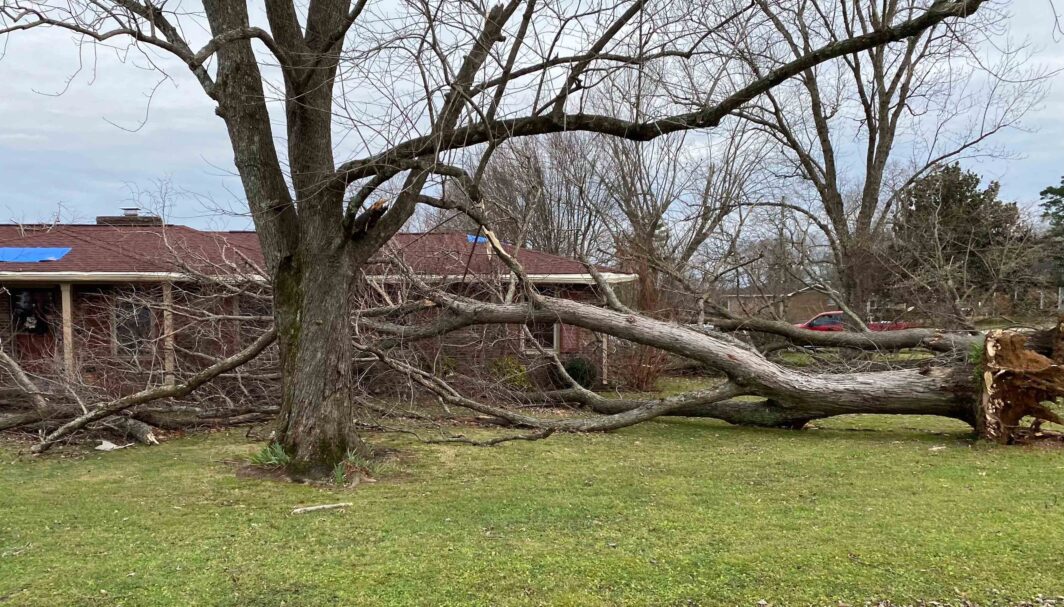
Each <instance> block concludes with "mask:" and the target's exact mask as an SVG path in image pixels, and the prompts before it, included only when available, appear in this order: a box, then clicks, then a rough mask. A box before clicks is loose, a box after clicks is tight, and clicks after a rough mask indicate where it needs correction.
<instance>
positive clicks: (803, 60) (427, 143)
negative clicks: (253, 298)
mask: <svg viewBox="0 0 1064 607" xmlns="http://www.w3.org/2000/svg"><path fill="white" fill-rule="evenodd" d="M984 2H985V0H938V1H937V2H935V3H933V4H932V5H931V6H930V7H929V8H928V9H927V10H926V11H924V12H923V13H921V14H920V15H918V16H916V17H914V18H912V19H909V20H907V21H903V22H901V23H899V24H897V25H894V26H891V27H884V28H882V29H878V30H876V31H873V32H869V33H867V34H863V35H860V36H855V37H853V38H848V39H846V40H841V41H838V42H832V43H830V44H827V45H825V46H822V47H820V48H818V49H816V50H813V51H810V52H809V53H806V54H804V55H802V56H801V57H799V58H797V59H795V60H793V61H790V62H788V63H786V64H784V65H782V66H780V67H779V68H777V69H775V70H773V71H771V72H769V73H767V74H765V75H764V76H763V77H761V78H759V79H757V80H755V81H754V82H752V83H750V84H748V85H746V86H745V87H743V88H741V89H739V90H737V91H735V92H734V93H732V94H731V95H729V96H728V97H726V98H725V99H723V100H722V101H720V102H718V103H715V104H713V105H708V106H706V107H704V108H702V109H700V110H698V111H696V112H688V113H684V114H676V115H672V116H667V117H664V118H660V119H657V120H651V121H647V122H634V121H630V120H624V119H621V118H615V117H612V116H604V115H597V114H584V113H579V114H561V113H554V112H552V113H550V114H545V115H535V116H527V117H522V118H514V119H509V120H495V121H484V122H480V123H477V124H473V125H470V126H466V127H462V128H456V129H449V130H441V131H438V132H434V133H432V134H429V135H426V136H424V137H418V138H415V139H411V140H409V141H406V142H404V143H401V144H399V145H397V146H395V147H393V148H391V149H390V150H387V151H385V152H382V153H381V154H378V155H376V156H372V157H369V158H364V159H360V160H354V161H351V162H347V163H345V164H343V165H341V166H340V168H339V170H338V175H339V177H340V178H341V179H342V180H343V181H344V183H346V184H350V183H352V182H354V181H357V180H359V179H364V178H366V177H372V176H373V175H376V174H378V173H380V172H382V171H383V170H385V169H386V168H387V167H392V166H395V165H396V164H397V163H400V162H402V161H404V160H410V159H416V158H420V157H422V156H425V155H426V154H438V153H439V152H441V151H444V150H451V149H457V148H464V147H470V146H473V145H477V144H481V143H486V142H489V141H496V140H501V139H505V138H507V137H525V136H531V135H544V134H548V133H559V132H562V131H589V132H595V133H604V134H607V135H613V136H616V137H622V138H625V139H630V140H633V141H650V140H653V139H656V138H658V137H661V136H662V135H666V134H669V133H675V132H679V131H685V130H691V129H702V128H711V127H715V126H717V125H718V124H719V123H720V121H721V120H722V119H723V118H724V117H725V116H728V115H729V114H731V113H732V112H734V111H736V110H738V109H739V108H740V107H742V106H743V105H745V104H746V103H747V102H749V101H750V100H751V99H754V98H755V97H757V96H758V95H761V94H763V93H765V92H766V91H769V90H771V89H772V88H773V87H775V86H777V85H779V84H780V83H782V82H784V81H785V80H787V79H789V78H793V77H794V76H797V75H799V74H801V73H802V72H804V71H806V70H808V69H810V68H813V67H815V66H816V65H818V64H820V63H823V62H825V61H828V60H830V59H834V58H837V57H843V56H846V55H850V54H853V53H857V52H861V51H864V50H867V49H870V48H874V47H877V46H881V45H883V44H887V43H890V42H896V41H899V40H904V39H906V38H909V37H911V36H916V35H919V34H920V33H922V32H924V31H925V30H927V29H928V28H931V27H934V26H935V25H937V24H939V23H941V22H943V21H945V20H946V19H949V18H963V17H966V16H968V15H971V14H972V13H974V12H975V11H976V10H978V9H979V7H980V6H981V5H982V4H983V3H984Z"/></svg>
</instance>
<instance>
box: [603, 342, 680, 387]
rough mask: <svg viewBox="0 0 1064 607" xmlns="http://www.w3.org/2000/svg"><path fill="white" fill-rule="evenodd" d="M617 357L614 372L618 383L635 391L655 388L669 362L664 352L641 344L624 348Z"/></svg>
mask: <svg viewBox="0 0 1064 607" xmlns="http://www.w3.org/2000/svg"><path fill="white" fill-rule="evenodd" d="M619 358H620V360H619V361H618V364H617V369H618V372H617V373H616V376H617V378H618V379H619V380H620V381H619V383H621V384H622V385H623V386H624V387H626V388H628V389H630V390H635V391H637V392H651V391H653V390H655V389H656V387H657V383H658V379H659V378H660V377H661V376H662V375H664V373H665V369H666V367H667V366H668V362H669V355H668V354H667V353H666V352H663V351H661V350H658V349H657V348H652V347H650V346H645V345H642V344H633V345H631V346H630V347H628V348H625V349H624V350H622V352H621V354H620V357H619Z"/></svg>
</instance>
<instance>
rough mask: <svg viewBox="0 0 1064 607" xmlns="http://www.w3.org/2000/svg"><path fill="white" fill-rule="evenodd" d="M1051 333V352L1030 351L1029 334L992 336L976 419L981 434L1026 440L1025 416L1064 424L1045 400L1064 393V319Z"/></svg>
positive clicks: (997, 438) (999, 439)
mask: <svg viewBox="0 0 1064 607" xmlns="http://www.w3.org/2000/svg"><path fill="white" fill-rule="evenodd" d="M1050 335H1051V337H1052V339H1051V340H1050V341H1051V344H1052V346H1051V349H1050V351H1049V354H1050V356H1046V355H1044V354H1042V353H1039V352H1036V351H1034V350H1032V349H1030V348H1029V347H1028V341H1029V340H1028V339H1027V337H1026V336H1024V335H1017V334H1015V333H1008V332H1006V331H991V332H990V333H989V334H988V335H987V336H986V344H985V346H984V348H983V364H982V367H983V368H982V373H981V374H980V375H979V380H980V382H981V391H980V396H979V400H978V401H977V403H976V415H975V423H974V425H975V428H976V430H977V431H978V432H979V435H980V436H982V437H983V438H986V439H989V440H994V441H997V442H999V443H1011V442H1013V441H1014V440H1016V439H1018V438H1023V436H1022V435H1023V434H1025V431H1024V429H1023V428H1021V426H1020V421H1021V420H1022V419H1023V418H1025V417H1032V418H1034V419H1035V420H1038V421H1042V420H1044V421H1050V422H1053V423H1056V424H1064V419H1061V417H1060V416H1059V415H1057V414H1056V413H1054V412H1053V411H1052V410H1051V409H1050V408H1049V407H1047V406H1046V405H1045V404H1044V403H1045V402H1047V401H1054V400H1056V399H1057V398H1059V397H1061V396H1064V367H1061V365H1060V363H1061V362H1062V361H1064V348H1062V345H1064V317H1062V318H1061V320H1060V321H1059V322H1058V323H1057V326H1056V327H1055V328H1054V330H1053V331H1052V332H1050ZM1031 341H1033V340H1031Z"/></svg>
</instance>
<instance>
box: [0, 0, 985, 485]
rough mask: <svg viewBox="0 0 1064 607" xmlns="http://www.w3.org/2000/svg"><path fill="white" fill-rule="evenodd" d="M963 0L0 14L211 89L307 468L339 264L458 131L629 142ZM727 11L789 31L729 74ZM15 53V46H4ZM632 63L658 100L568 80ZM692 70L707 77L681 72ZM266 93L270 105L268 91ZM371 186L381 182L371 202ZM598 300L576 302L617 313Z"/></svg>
mask: <svg viewBox="0 0 1064 607" xmlns="http://www.w3.org/2000/svg"><path fill="white" fill-rule="evenodd" d="M983 1H984V0H937V1H935V2H934V3H932V4H931V5H929V6H928V7H926V8H916V7H913V8H912V9H911V10H904V11H902V10H896V11H890V12H889V13H888V14H883V15H879V16H877V17H876V19H875V20H873V21H870V22H867V23H862V25H861V27H860V28H856V29H855V30H853V31H852V32H845V33H841V32H840V35H838V36H829V37H822V38H821V41H817V40H814V39H812V38H810V39H809V40H808V41H806V42H803V43H801V44H793V45H792V44H791V41H790V40H789V39H790V38H792V36H791V33H790V31H789V30H788V29H787V28H786V27H775V28H774V27H772V23H778V22H780V21H781V20H786V21H788V22H790V23H793V22H794V15H793V14H791V11H792V10H793V9H792V8H789V7H790V5H791V3H785V4H786V6H783V7H782V8H779V9H777V8H775V3H774V4H773V6H772V7H770V6H769V5H768V4H762V5H761V10H762V11H763V12H764V13H765V14H766V15H768V16H769V17H770V21H769V22H766V21H765V20H764V19H761V18H757V16H756V15H755V13H754V12H753V11H752V10H751V5H749V4H746V3H743V2H733V1H728V2H719V3H718V2H714V3H701V4H698V5H697V6H696V7H694V8H692V7H691V5H690V4H689V3H687V2H671V1H669V0H658V1H656V2H647V1H644V0H634V1H631V2H622V3H611V2H592V3H590V4H588V3H583V2H574V3H563V4H561V5H558V4H554V3H550V4H548V3H541V2H538V1H537V0H506V2H505V3H504V4H500V5H496V6H491V7H489V6H486V5H482V4H479V3H451V2H442V1H440V2H432V1H424V0H406V1H404V2H401V3H399V4H398V5H383V4H382V5H379V6H378V5H375V4H374V3H371V2H369V0H358V1H357V2H354V3H352V2H350V1H349V0H309V2H295V1H294V0H265V2H264V6H262V7H260V6H258V5H253V6H249V4H248V3H245V2H242V1H236V0H204V2H203V10H202V11H189V10H186V9H185V8H183V7H182V8H178V7H176V6H171V5H168V4H167V3H165V2H157V1H154V0H85V1H81V0H51V1H24V0H2V2H0V35H11V34H16V33H25V30H40V29H58V30H61V31H62V32H65V33H68V34H69V33H73V34H75V35H76V36H77V37H78V39H79V41H82V42H89V43H108V44H114V43H115V42H116V41H127V42H128V43H129V44H130V45H132V46H133V47H134V48H136V49H140V50H142V52H144V53H146V54H147V55H148V56H149V57H150V58H151V59H152V61H153V64H158V63H159V62H160V61H161V60H160V59H159V55H160V53H162V54H163V55H165V56H168V57H171V58H176V62H177V63H179V64H180V65H183V66H184V67H185V68H187V69H188V70H189V72H190V74H191V76H192V77H193V78H194V79H195V80H196V81H197V82H198V84H199V85H200V87H201V88H202V90H203V92H204V93H205V94H206V95H207V96H209V97H210V98H211V99H212V100H213V101H214V102H215V104H216V113H217V114H218V116H219V117H220V118H221V119H222V120H223V121H224V123H225V125H226V128H227V131H228V135H229V139H230V142H231V145H232V150H233V155H234V160H235V164H236V167H237V169H238V171H239V174H240V178H241V181H242V183H243V188H244V194H245V196H246V198H247V202H248V205H249V206H250V208H251V213H252V216H253V218H254V222H255V227H256V230H257V232H258V237H259V240H260V243H261V246H262V250H263V253H264V255H265V259H266V263H267V269H268V271H269V274H270V276H271V279H272V282H273V297H274V315H275V321H276V329H277V335H278V343H279V348H280V357H281V366H282V374H283V394H282V403H281V412H280V416H279V421H278V425H277V435H276V436H277V440H278V441H279V442H280V444H281V445H282V446H283V448H284V449H285V450H286V451H287V452H288V453H289V454H290V455H291V457H292V461H293V467H294V468H296V469H298V470H302V471H303V472H305V473H327V472H328V471H329V470H330V469H331V467H332V465H333V464H334V463H335V462H338V461H340V460H341V459H342V458H343V457H345V456H346V454H348V453H349V452H352V451H360V450H363V449H365V447H364V445H363V442H362V440H361V438H360V437H359V435H358V432H357V431H356V421H355V414H354V404H353V401H352V398H351V358H352V343H351V333H350V331H349V330H348V324H349V322H350V320H351V316H352V310H351V303H350V302H351V297H350V294H351V290H352V287H353V285H354V282H355V277H356V276H357V275H358V273H359V270H360V269H361V268H363V267H365V266H366V265H367V264H368V263H370V260H371V258H372V257H373V256H374V255H375V254H376V253H377V252H378V251H379V250H380V249H381V248H382V247H383V246H384V245H385V244H386V243H387V242H388V241H389V240H390V239H391V237H392V236H393V235H394V233H395V232H396V231H397V230H398V229H400V227H401V226H402V225H403V224H404V223H405V222H406V221H407V220H408V219H409V218H410V217H411V216H412V215H413V213H414V211H415V208H416V206H417V205H418V204H419V202H435V203H437V204H439V203H441V201H440V199H439V198H438V197H436V196H434V194H435V193H436V191H437V189H438V183H439V181H440V179H441V178H442V176H446V177H461V178H462V179H463V181H465V182H466V183H467V192H468V193H469V194H470V198H471V199H473V200H476V199H477V198H478V196H477V194H476V189H477V179H478V176H479V172H474V173H473V175H471V176H470V175H467V174H466V173H465V172H464V171H462V170H461V169H460V168H458V167H457V166H456V165H457V162H456V159H457V155H458V154H459V153H460V150H462V149H467V148H471V147H473V146H480V148H478V149H480V150H481V151H482V154H483V155H482V157H483V161H482V163H481V164H483V163H484V162H487V160H488V159H489V158H490V155H491V153H492V152H493V151H494V150H495V149H497V147H498V146H499V144H500V143H502V142H504V141H505V140H507V139H508V138H511V137H529V136H539V135H546V134H549V133H558V132H563V131H588V132H596V133H601V134H605V135H609V136H612V137H617V138H625V139H630V140H634V141H648V140H653V139H656V138H658V137H661V136H664V135H668V134H670V133H679V132H682V131H689V130H695V129H708V128H713V127H716V126H717V125H718V124H719V123H720V122H721V120H723V119H724V118H725V117H727V116H728V115H730V114H732V113H735V112H737V111H739V110H740V109H741V108H743V107H744V106H746V105H747V104H749V103H750V101H751V100H753V99H755V98H757V97H758V96H760V95H763V94H765V93H766V92H768V91H771V90H772V89H773V88H774V87H778V86H780V85H781V84H782V83H784V82H786V81H787V80H788V79H790V78H792V77H794V76H799V75H806V76H808V74H810V73H811V70H812V69H813V68H814V67H815V66H817V65H819V64H822V63H824V62H827V61H830V60H832V59H835V58H840V57H853V56H855V54H858V53H864V52H868V51H870V49H877V48H881V47H885V46H886V45H890V44H891V43H894V42H898V41H903V42H902V46H903V47H905V48H908V47H912V46H913V45H914V44H916V45H917V46H918V47H919V43H918V42H914V41H919V40H923V39H924V38H922V37H921V35H922V34H923V33H924V32H926V31H928V30H934V31H939V30H937V29H934V28H936V26H938V25H939V24H942V23H943V22H946V21H949V22H956V21H957V20H958V18H963V17H966V16H968V15H970V14H972V13H974V12H975V11H976V10H977V9H978V8H979V7H980V5H982V4H983ZM841 4H846V3H840V5H841ZM799 21H801V20H799ZM739 24H741V25H742V28H743V29H745V30H747V31H750V30H756V36H754V37H756V38H758V39H763V40H768V39H771V40H772V41H773V42H772V45H771V46H772V47H778V46H779V45H781V44H786V45H788V46H792V48H793V49H794V53H793V56H792V57H790V58H787V59H785V60H782V61H778V62H773V63H772V65H766V66H763V67H762V68H760V69H758V70H757V71H756V72H753V71H748V73H750V77H749V78H746V79H741V78H738V77H737V76H736V74H738V73H739V70H738V69H737V68H738V65H737V60H738V56H737V54H736V52H735V47H734V44H732V42H731V41H730V40H729V39H728V38H727V37H724V36H723V35H724V34H725V33H734V32H733V30H734V29H735V28H736V27H737V26H738V25H739ZM201 32H209V35H208V36H206V37H204V36H202V35H201ZM636 32H638V33H639V35H638V39H639V44H638V45H635V46H634V47H633V45H631V44H629V43H628V42H627V41H628V40H630V39H631V38H632V36H634V35H635V33H636ZM889 48H890V49H894V47H893V46H890V47H889ZM872 52H875V51H872ZM883 52H884V53H886V51H883ZM890 52H891V53H893V52H895V51H894V50H891V51H890ZM16 59H18V60H24V61H30V60H31V59H29V58H15V57H8V58H7V60H16ZM167 65H170V66H171V67H172V66H173V65H175V63H174V62H171V63H169V64H167ZM650 66H653V67H654V70H653V73H654V74H656V75H657V77H658V79H659V86H658V87H657V91H658V92H657V95H658V96H659V97H660V98H661V99H662V100H663V102H662V103H660V104H658V105H657V106H655V108H654V109H653V110H648V111H647V112H646V113H644V114H641V115H638V116H618V115H611V114H603V113H596V112H592V111H587V110H586V109H585V106H584V102H585V101H586V100H587V99H588V91H591V90H594V89H595V88H596V86H597V83H599V82H602V81H603V80H604V78H606V77H607V76H608V75H610V74H612V73H618V72H623V71H631V70H647V69H649V68H650ZM733 68H735V69H733ZM696 71H697V72H699V73H711V74H717V77H715V78H713V79H712V80H710V81H701V82H699V83H698V86H697V87H695V88H692V84H691V83H692V82H693V80H692V79H691V78H689V77H688V76H690V75H691V74H692V73H694V72H696ZM725 76H727V77H725ZM695 80H697V79H695ZM356 92H357V94H356ZM277 97H280V98H281V99H282V100H283V116H271V114H270V111H269V110H270V102H269V100H270V99H274V98H277ZM366 99H373V100H372V101H366ZM278 120H280V122H281V123H282V124H283V127H282V128H283V131H282V133H280V134H277V135H275V133H274V125H275V124H277V122H278ZM337 135H342V137H338V136H337ZM278 136H279V138H280V140H281V141H282V142H283V144H284V145H283V146H282V147H281V148H280V149H278V147H277V146H276V143H275V137H278ZM341 142H345V145H346V146H348V148H349V149H347V148H345V147H342V146H341ZM349 142H354V143H349ZM342 158H349V159H347V160H343V159H342ZM380 192H388V193H389V199H388V201H385V199H383V198H382V199H379V200H376V201H375V202H373V201H372V199H374V198H375V197H377V196H381V194H380ZM522 314H523V313H522ZM613 320H614V319H613V317H610V323H601V322H598V321H594V320H586V321H584V322H585V324H588V325H595V326H596V327H598V328H600V329H604V330H608V331H618V332H621V333H624V331H621V330H620V329H617V328H616V327H614V326H613V324H611V323H612V322H613ZM622 322H623V320H622ZM621 327H622V328H623V325H621ZM704 347H706V348H708V349H709V350H711V351H713V355H712V357H711V358H712V359H713V360H718V354H719V355H721V356H723V353H722V352H721V351H720V350H719V349H718V348H717V347H716V346H715V345H714V343H713V342H709V343H706V344H704ZM729 369H730V370H732V371H736V372H741V373H742V374H744V375H748V374H749V373H752V372H754V370H753V367H742V368H740V367H736V366H735V364H732V365H730V366H729ZM789 379H791V378H788V380H789ZM766 381H768V380H766ZM762 383H764V384H765V385H766V386H771V387H772V389H773V390H784V389H786V386H787V385H788V384H787V383H786V382H782V383H781V382H779V381H776V380H775V379H773V380H771V381H768V383H765V382H762ZM832 392H833V393H837V392H838V391H837V390H833V391H832ZM803 393H804V394H808V393H809V389H808V387H805V388H803Z"/></svg>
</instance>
